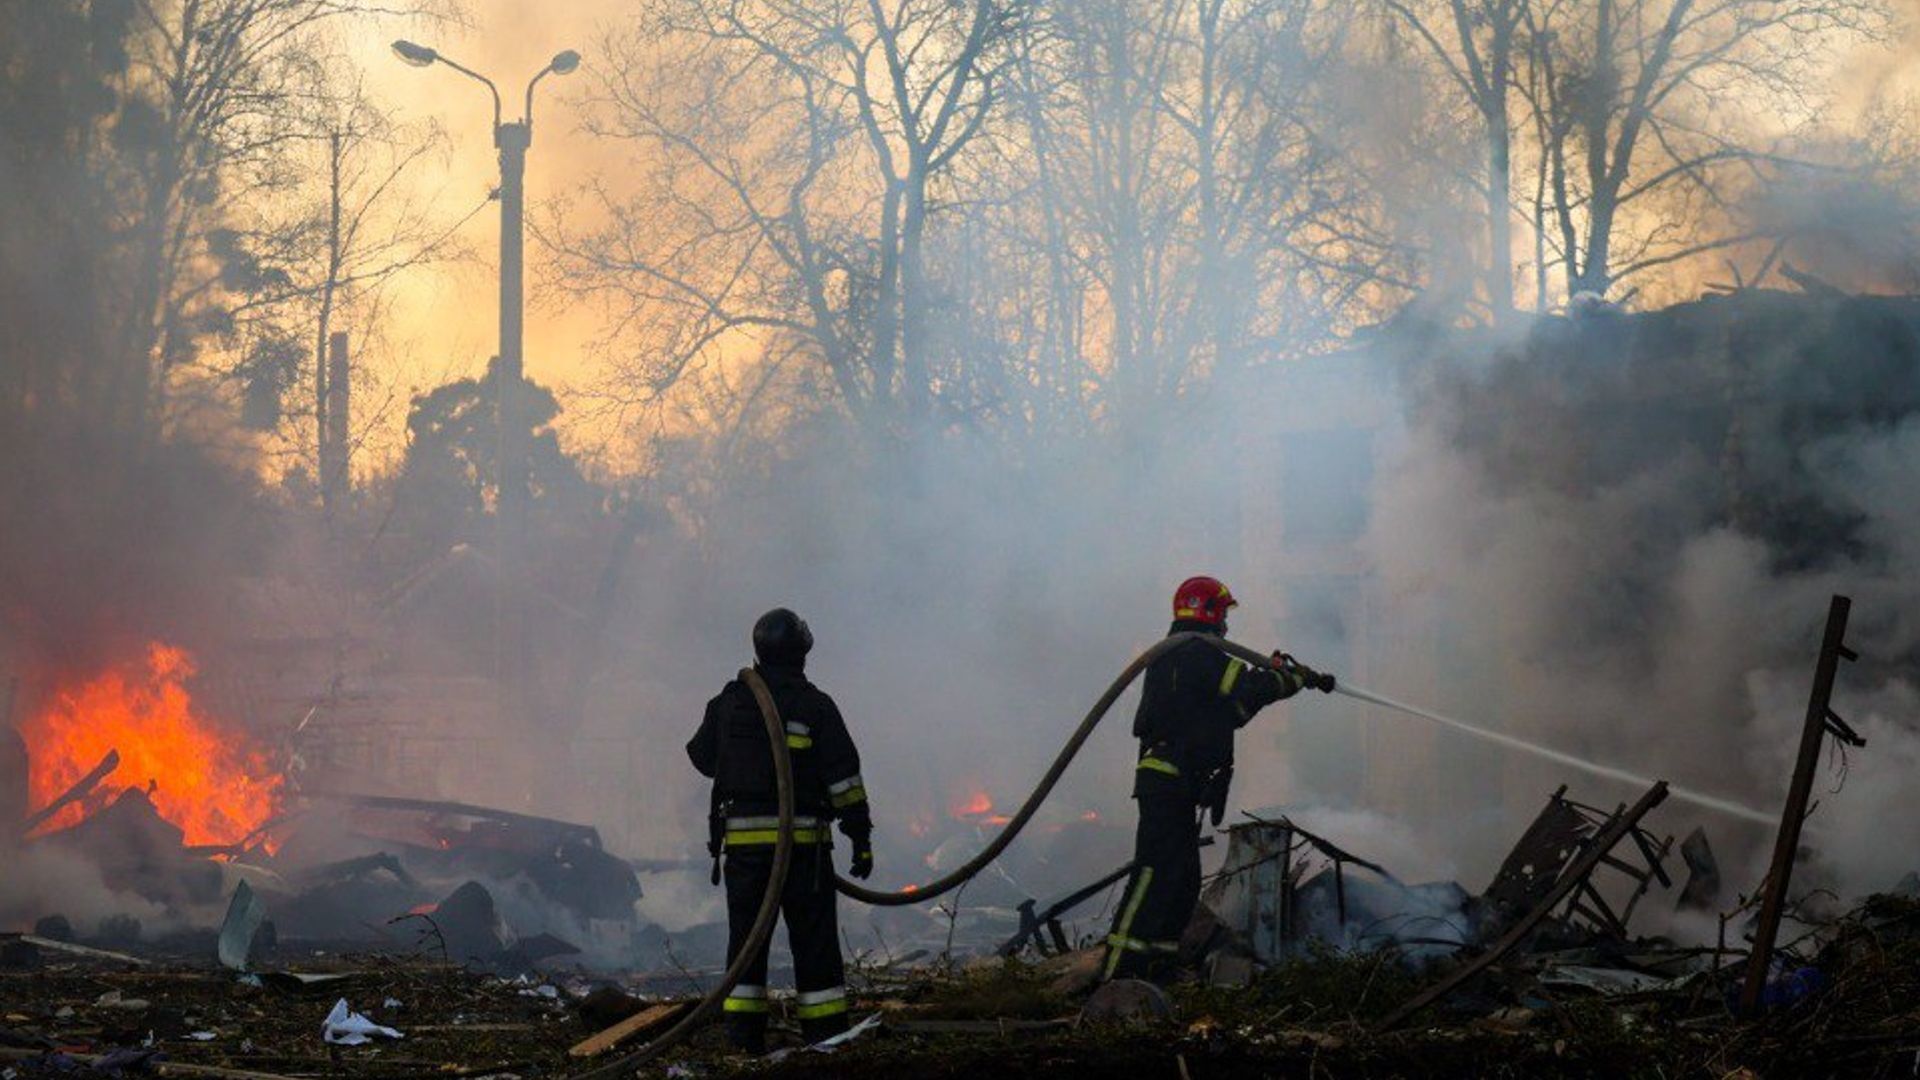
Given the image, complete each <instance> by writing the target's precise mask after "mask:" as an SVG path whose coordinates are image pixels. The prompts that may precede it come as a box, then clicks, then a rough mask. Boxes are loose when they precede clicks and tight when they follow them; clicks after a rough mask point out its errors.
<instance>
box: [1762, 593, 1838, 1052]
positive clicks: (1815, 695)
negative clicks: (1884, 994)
mask: <svg viewBox="0 0 1920 1080" xmlns="http://www.w3.org/2000/svg"><path fill="white" fill-rule="evenodd" d="M1852 607H1853V601H1852V600H1850V599H1848V598H1847V597H1844V596H1835V597H1834V598H1833V602H1832V603H1831V604H1829V605H1828V607H1827V630H1826V635H1825V638H1824V639H1823V640H1822V641H1821V644H1820V660H1819V662H1818V663H1817V664H1816V665H1815V666H1814V669H1813V692H1812V694H1810V695H1809V696H1808V698H1807V722H1806V726H1805V727H1803V728H1802V729H1801V731H1800V757H1799V760H1798V761H1796V762H1795V763H1794V766H1793V785H1792V786H1791V787H1789V788H1788V789H1787V805H1786V807H1785V808H1784V809H1783V810H1782V811H1781V812H1780V832H1779V833H1778V834H1777V835H1776V836H1775V838H1774V844H1773V865H1772V866H1771V868H1769V869H1768V870H1767V885H1766V891H1765V892H1764V893H1763V894H1762V895H1761V899H1760V921H1759V923H1757V924H1756V925H1755V926H1754V929H1753V949H1752V951H1750V952H1749V953H1748V954H1747V975H1746V982H1745V983H1744V984H1743V985H1742V986H1741V988H1740V1011H1741V1013H1742V1014H1744V1015H1747V1016H1752V1015H1753V1014H1754V1013H1756V1012H1758V1011H1759V1009H1760V997H1761V994H1762V993H1763V992H1764V991H1765V990H1766V986H1767V967H1768V965H1769V963H1770V962H1771V961H1772V959H1773V942H1774V939H1775V937H1776V936H1778V934H1779V933H1780V916H1781V913H1782V912H1783V911H1784V910H1785V908H1786V903H1787V882H1788V880H1789V879H1790V878H1791V877H1792V876H1793V857H1794V853H1795V852H1797V851H1798V850H1799V849H1800V827H1801V825H1803V824H1804V823H1805V822H1806V820H1807V800H1808V799H1809V798H1810V797H1811V796H1812V794H1813V773H1814V770H1815V769H1816V768H1818V767H1819V765H1820V745H1821V743H1822V741H1823V740H1824V739H1825V738H1826V736H1828V735H1832V736H1833V737H1834V738H1836V739H1839V740H1840V741H1841V742H1844V743H1847V744H1849V745H1852V746H1865V745H1867V740H1865V739H1863V738H1861V737H1860V736H1859V734H1858V733H1856V732H1855V731H1854V730H1853V729H1852V728H1850V727H1848V726H1847V724H1846V721H1844V720H1842V719H1840V717H1838V716H1836V715H1834V712H1833V678H1834V674H1835V673H1836V672H1837V671H1838V670H1839V668H1840V661H1842V660H1858V659H1859V658H1860V656H1859V654H1858V653H1855V652H1854V651H1853V650H1852V649H1849V648H1847V645H1846V637H1847V613H1848V611H1849V610H1850V609H1851V608H1852Z"/></svg>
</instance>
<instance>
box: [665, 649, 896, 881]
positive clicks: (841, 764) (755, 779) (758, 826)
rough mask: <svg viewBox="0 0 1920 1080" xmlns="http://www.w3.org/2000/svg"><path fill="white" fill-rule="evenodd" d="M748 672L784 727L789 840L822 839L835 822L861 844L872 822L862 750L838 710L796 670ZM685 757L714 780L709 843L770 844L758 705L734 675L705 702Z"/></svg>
mask: <svg viewBox="0 0 1920 1080" xmlns="http://www.w3.org/2000/svg"><path fill="white" fill-rule="evenodd" d="M754 670H756V671H758V672H759V673H760V677H761V678H762V679H764V680H766V683H767V689H768V690H769V691H771V692H772V694H773V701H774V705H775V706H777V707H778V708H779V710H780V719H781V721H782V723H784V724H785V725H786V729H787V754H788V756H789V758H790V759H791V761H792V764H793V787H794V791H793V807H794V838H795V840H796V841H797V842H799V843H803V844H806V843H824V842H826V841H827V840H828V834H827V826H828V823H829V822H831V821H836V820H837V821H838V822H839V823H840V831H841V832H842V833H845V834H846V836H847V837H848V838H849V839H851V840H853V841H854V843H855V845H856V846H860V845H864V844H865V843H866V842H867V840H868V839H869V837H870V836H871V835H872V833H873V819H872V817H871V815H870V813H869V810H868V806H867V790H866V785H865V783H864V782H863V781H862V780H861V778H860V752H859V751H858V750H857V749H855V748H854V745H853V737H852V736H851V735H849V734H848V733H847V725H846V721H844V720H842V719H841V717H840V710H839V708H838V707H836V706H835V705H834V703H833V699H832V698H830V697H828V696H827V695H826V693H825V692H823V691H822V690H820V689H819V688H818V687H816V686H814V685H813V683H811V682H809V681H808V680H807V677H806V674H805V672H804V671H803V670H802V669H801V668H800V667H797V666H795V667H788V666H783V665H775V664H764V663H763V664H757V665H755V667H754ZM687 757H689V758H690V759H692V761H693V767H694V768H696V769H698V770H700V774H701V775H702V776H708V777H711V778H712V779H713V796H712V804H711V810H712V816H713V822H714V836H713V840H714V844H715V847H716V848H718V847H719V846H721V845H722V843H724V846H726V847H729V848H735V847H742V846H758V845H761V844H772V843H773V842H774V839H775V833H776V831H777V828H778V815H779V812H780V803H779V791H778V790H777V788H776V786H775V782H774V771H773V751H772V750H771V749H770V748H769V747H768V746H767V729H766V722H765V721H764V720H762V719H761V718H760V706H759V705H758V704H757V703H756V702H755V701H754V698H753V691H751V690H749V689H747V685H746V684H745V683H743V682H741V681H740V680H738V679H734V680H733V681H731V682H729V683H727V685H726V687H725V688H724V689H722V690H721V691H720V693H719V694H718V695H717V696H715V697H714V699H713V700H712V701H709V702H707V711H706V716H705V718H704V719H702V720H701V722H700V730H699V731H698V732H696V733H695V734H694V736H693V739H692V741H690V742H688V743H687Z"/></svg>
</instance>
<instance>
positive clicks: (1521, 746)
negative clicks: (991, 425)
mask: <svg viewBox="0 0 1920 1080" xmlns="http://www.w3.org/2000/svg"><path fill="white" fill-rule="evenodd" d="M1189 641H1202V642H1205V643H1206V644H1208V645H1211V646H1213V647H1214V648H1216V649H1219V650H1220V651H1221V652H1224V653H1226V654H1228V655H1229V656H1233V657H1236V658H1238V659H1240V660H1244V661H1245V662H1247V663H1248V664H1250V665H1252V666H1254V667H1256V668H1263V669H1267V670H1276V669H1277V668H1278V667H1279V663H1278V661H1277V658H1275V657H1273V656H1269V655H1267V654H1265V653H1261V652H1259V651H1257V650H1254V649H1250V648H1248V647H1246V646H1245V645H1241V644H1239V643H1238V642H1234V641H1229V640H1227V639H1226V638H1223V637H1217V636H1214V635H1211V634H1199V633H1185V634H1173V635H1169V636H1168V637H1166V638H1163V639H1161V640H1160V641H1158V642H1156V643H1155V644H1154V645H1153V646H1152V647H1150V648H1148V649H1147V650H1145V651H1144V652H1142V653H1140V655H1138V656H1136V657H1134V658H1133V660H1132V662H1131V663H1129V664H1127V666H1126V667H1125V668H1122V669H1121V671H1120V674H1119V675H1118V676H1116V677H1115V678H1114V680H1113V681H1112V682H1111V683H1109V684H1108V685H1107V689H1106V691H1105V692H1104V693H1102V694H1101V695H1100V698H1099V700H1097V701H1095V702H1094V703H1093V707H1092V708H1090V709H1088V710H1087V714H1086V716H1085V717H1083V718H1082V719H1081V721H1080V726H1079V727H1077V728H1075V729H1074V731H1073V734H1072V735H1071V736H1070V737H1069V738H1068V739H1067V742H1066V745H1064V746H1062V747H1061V748H1060V752H1059V753H1058V754H1056V755H1055V756H1054V759H1053V763H1052V764H1051V765H1050V766H1048V768H1047V771H1046V774H1045V775H1043V776H1042V777H1041V778H1040V782H1039V784H1038V785H1036V786H1035V787H1034V789H1033V791H1032V793H1031V794H1029V795H1028V796H1027V799H1026V801H1025V802H1023V803H1021V805H1020V809H1019V810H1017V811H1015V812H1014V815H1013V817H1012V818H1010V819H1009V820H1008V821H1007V824H1006V827H1005V828H1003V829H1001V830H1000V832H999V833H998V834H997V835H995V836H994V838H993V839H992V840H991V841H989V842H988V844H987V846H986V847H984V848H982V849H981V850H980V851H979V853H978V854H976V855H974V857H973V858H971V859H969V860H967V862H966V863H965V864H963V865H961V866H960V867H958V868H956V869H954V870H953V871H951V872H950V873H948V874H946V875H944V876H942V877H940V878H937V879H935V880H933V881H930V882H927V883H926V884H924V885H909V886H907V887H905V888H903V889H900V890H898V891H895V892H883V891H881V890H878V889H870V888H867V887H866V886H864V885H859V884H855V883H854V882H851V881H848V880H846V879H845V878H842V877H840V876H839V874H837V873H836V874H835V875H834V878H833V883H834V887H835V888H836V889H838V890H839V891H840V892H841V893H842V894H844V895H846V896H850V897H852V898H853V899H855V900H859V901H861V902H863V903H866V904H871V905H874V906H876V907H901V906H904V905H907V904H917V903H921V902H924V901H927V900H931V899H933V898H934V897H937V896H940V895H942V894H943V893H946V892H949V891H951V890H953V889H956V888H958V887H959V886H961V885H963V884H965V883H966V882H967V881H968V880H970V879H971V878H973V877H974V876H975V875H977V874H979V873H980V871H982V870H984V869H986V868H987V866H988V865H990V864H991V863H992V862H993V860H995V859H996V858H999V856H1000V853H1001V852H1003V851H1005V850H1006V848H1007V845H1009V844H1011V843H1013V841H1014V838H1015V837H1017V836H1018V835H1019V834H1020V831H1021V830H1022V829H1024V828H1025V827H1026V825H1027V823H1028V822H1029V821H1031V820H1032V819H1033V816H1034V814H1036V813H1038V812H1039V810H1040V807H1041V805H1042V804H1044V803H1045V802H1046V801H1047V797H1048V796H1049V795H1051V794H1052V793H1053V789H1054V786H1055V785H1057V784H1058V783H1059V782H1060V777H1061V776H1062V775H1063V774H1065V772H1066V771H1067V766H1068V765H1070V764H1072V763H1073V759H1074V757H1075V756H1076V755H1078V754H1079V752H1080V748H1081V747H1082V746H1084V745H1085V744H1086V741H1087V739H1088V738H1089V737H1091V736H1092V735H1093V729H1094V728H1095V727H1097V726H1099V723H1100V721H1101V720H1103V719H1105V718H1106V715H1107V713H1108V712H1109V711H1110V710H1111V709H1112V708H1113V704H1114V702H1115V701H1117V700H1119V698H1120V695H1121V694H1123V693H1125V692H1126V689H1127V687H1128V686H1130V685H1132V684H1133V680H1134V679H1136V678H1138V677H1139V676H1140V673H1141V672H1142V671H1144V670H1146V668H1147V666H1148V665H1149V664H1152V663H1153V662H1154V661H1155V660H1157V659H1159V658H1160V657H1161V656H1163V655H1165V654H1166V653H1168V652H1170V651H1171V650H1173V649H1175V648H1178V647H1179V646H1181V645H1184V644H1186V643H1187V642H1189ZM740 681H741V682H743V683H744V684H746V687H747V689H748V690H749V691H751V692H752V693H753V698H754V701H755V702H756V703H757V704H758V705H759V706H760V716H761V719H762V720H763V721H764V722H765V724H766V730H767V742H768V745H769V746H770V747H771V748H772V751H773V770H774V779H775V784H776V786H777V787H778V790H779V808H780V813H779V816H780V824H779V828H778V837H777V839H776V842H775V844H774V849H773V872H772V873H771V875H769V877H768V880H767V891H766V894H765V895H764V896H763V897H762V898H761V900H760V910H759V912H758V913H757V914H756V915H755V916H754V921H753V927H752V929H751V930H750V931H749V932H748V934H747V938H746V941H745V942H743V943H742V947H741V949H740V951H739V952H738V953H737V954H736V955H735V956H734V959H733V962H732V963H731V964H729V965H728V966H727V970H726V972H725V973H724V974H722V975H721V977H720V982H719V983H717V984H716V985H715V986H714V987H713V989H711V990H709V991H707V994H706V996H705V997H703V998H701V999H700V1001H699V1002H698V1003H697V1004H696V1005H695V1006H694V1007H693V1010H692V1011H691V1012H688V1013H687V1014H686V1015H685V1016H683V1017H681V1018H680V1020H679V1021H678V1022H677V1023H675V1024H674V1025H673V1026H672V1027H670V1028H668V1029H667V1030H666V1031H665V1032H663V1033H661V1034H660V1035H659V1036H658V1037H657V1038H655V1039H653V1040H652V1041H651V1042H649V1043H647V1044H646V1045H645V1046H642V1047H640V1048H638V1049H636V1050H633V1051H630V1052H629V1053H627V1054H624V1055H622V1056H620V1057H619V1058H616V1059H615V1060H613V1061H610V1062H608V1063H606V1064H604V1065H601V1066H599V1067H598V1068H595V1069H593V1070H591V1071H589V1072H586V1073H582V1074H580V1076H579V1077H577V1078H576V1080H599V1078H605V1077H612V1076H616V1075H619V1074H621V1073H623V1072H625V1071H627V1070H631V1069H632V1068H634V1067H635V1066H637V1065H640V1064H641V1063H643V1062H645V1061H648V1060H650V1059H652V1058H654V1057H656V1056H658V1055H659V1054H660V1053H662V1052H663V1051H665V1050H667V1049H668V1048H670V1047H672V1046H674V1045H676V1044H677V1043H679V1042H680V1041H681V1040H682V1039H684V1038H686V1036H687V1035H689V1034H691V1033H692V1032H693V1030H694V1029H695V1027H697V1026H698V1025H699V1024H700V1023H701V1022H702V1021H703V1020H705V1019H706V1018H707V1017H708V1016H710V1015H712V1013H713V1010H714V1009H715V1008H717V1007H719V1005H720V1003H721V1002H722V1001H723V1000H724V999H725V998H726V996H727V994H729V993H731V992H732V990H733V988H734V986H735V985H736V984H738V983H739V981H740V978H741V976H742V975H743V974H745V972H746V969H747V966H748V965H749V963H751V961H752V959H753V958H754V957H755V956H757V955H759V952H760V949H761V947H762V946H764V945H765V944H766V942H767V939H768V938H769V937H770V936H772V934H773V924H774V920H775V917H776V916H777V914H778V913H779V910H780V897H781V896H782V895H783V894H784V892H785V890H786V883H787V871H788V867H789V864H790V863H791V862H792V858H793V844H794V839H793V801H794V797H793V762H792V759H791V758H790V757H789V756H788V754H787V738H786V726H785V724H784V723H783V722H782V721H781V719H780V710H779V707H778V706H777V705H775V704H774V700H773V695H772V693H771V692H769V691H768V689H767V685H766V683H765V682H763V681H762V680H761V678H760V676H759V674H758V673H757V672H755V671H754V670H753V669H751V668H743V669H742V670H741V672H740ZM1334 690H1335V691H1336V692H1339V693H1342V694H1345V695H1346V696H1348V697H1352V698H1354V699H1355V700H1359V701H1365V702H1369V703H1371V704H1374V705H1379V706H1382V707H1385V708H1389V709H1393V710H1395V711H1397V712H1401V713H1404V714H1406V715H1409V716H1416V717H1420V718H1422V719H1425V720H1429V721H1432V722H1434V723H1437V724H1440V725H1442V726H1445V727H1449V728H1452V729H1454V730H1456V731H1460V732H1463V733H1465V734H1469V735H1474V736H1476V737H1479V738H1482V739H1487V740H1490V741H1492V742H1496V743H1499V744H1500V745H1503V746H1507V747H1510V748H1513V749H1517V750H1521V751H1524V752H1527V753H1531V754H1534V755H1536V756H1540V757H1544V758H1546V759H1548V760H1550V761H1555V762H1558V763H1560V764H1563V765H1568V766H1571V767H1574V768H1578V769H1582V770H1585V771H1587V772H1591V773H1594V774H1596V775H1599V776H1604V777H1608V778H1610V779H1614V780H1622V781H1627V782H1631V783H1636V784H1641V785H1643V786H1644V785H1646V784H1650V783H1651V782H1652V781H1649V780H1644V779H1643V778H1641V777H1639V776H1636V775H1635V774H1633V773H1630V772H1627V771H1625V770H1623V769H1617V768H1614V767H1612V766H1608V765H1602V764H1598V763H1596V762H1591V761H1587V760H1585V759H1582V758H1578V757H1575V756H1573V755H1571V754H1567V753H1564V752H1562V751H1559V750H1554V749H1552V748H1551V747H1547V746H1542V745H1540V744H1538V743H1534V742H1529V741H1527V740H1525V739H1521V738H1518V737H1516V736H1512V735H1507V734H1505V733H1502V732H1498V731H1493V730H1490V729H1488V728H1483V727H1479V726H1477V725H1474V724H1469V723H1467V722H1465V721H1463V720H1456V719H1454V718H1452V717H1447V716H1442V715H1441V714H1439V713H1432V712H1428V711H1426V710H1424V709H1419V708H1416V707H1414V706H1411V705H1406V704H1403V703H1401V702H1398V701H1395V700H1393V699H1392V698H1388V697H1385V696H1382V695H1379V694H1375V693H1373V692H1371V691H1368V690H1364V689H1361V688H1359V687H1354V686H1349V685H1347V684H1345V683H1339V684H1336V685H1335V687H1334ZM1671 790H1672V794H1673V796H1674V797H1675V798H1676V799H1683V800H1685V801H1689V802H1692V803H1694V804H1695V805H1698V806H1702V807H1706V808H1709V809H1713V810H1718V811H1721V812H1724V813H1729V814H1733V815H1735V816H1738V817H1742V818H1747V819H1749V820H1758V821H1762V822H1770V821H1771V819H1770V818H1768V817H1767V816H1766V815H1764V814H1762V813H1761V812H1760V811H1757V810H1754V809H1752V808H1750V807H1745V806H1741V805H1739V804H1738V803H1734V802H1731V801H1729V800H1726V799H1721V798H1717V797H1715V796H1711V795H1706V794H1703V793H1701V792H1696V791H1690V790H1687V789H1685V788H1677V787H1676V788H1672V789H1671Z"/></svg>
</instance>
